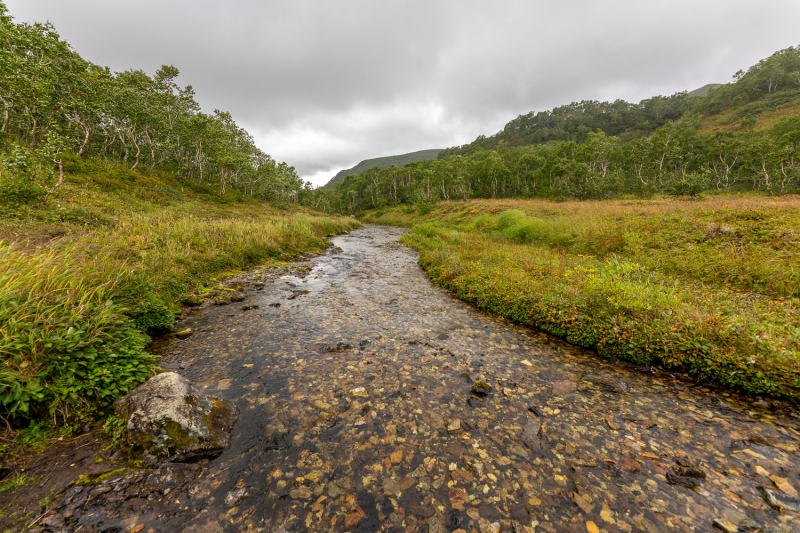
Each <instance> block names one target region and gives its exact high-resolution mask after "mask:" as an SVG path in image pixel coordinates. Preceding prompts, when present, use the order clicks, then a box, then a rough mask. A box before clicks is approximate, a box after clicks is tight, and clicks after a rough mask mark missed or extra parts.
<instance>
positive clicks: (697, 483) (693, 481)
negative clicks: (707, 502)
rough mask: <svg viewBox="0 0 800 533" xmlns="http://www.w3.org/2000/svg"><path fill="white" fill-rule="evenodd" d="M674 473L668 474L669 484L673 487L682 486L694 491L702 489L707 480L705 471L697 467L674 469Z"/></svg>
mask: <svg viewBox="0 0 800 533" xmlns="http://www.w3.org/2000/svg"><path fill="white" fill-rule="evenodd" d="M672 470H673V471H672V472H667V474H666V477H667V482H668V483H669V484H671V485H681V486H683V487H686V488H689V489H693V488H695V487H702V486H703V481H704V480H705V478H706V473H705V471H704V470H702V469H700V468H695V467H687V466H678V467H673V469H672Z"/></svg>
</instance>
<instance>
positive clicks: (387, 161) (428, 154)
mask: <svg viewBox="0 0 800 533" xmlns="http://www.w3.org/2000/svg"><path fill="white" fill-rule="evenodd" d="M441 151H442V150H441V148H435V149H433V150H419V151H418V152H411V153H409V154H402V155H389V156H386V157H376V158H375V159H365V160H364V161H362V162H360V163H359V164H357V165H356V166H354V167H353V168H348V169H346V170H342V171H340V172H339V173H338V174H336V175H335V176H334V177H333V178H332V179H331V181H329V182H328V183H326V184H325V187H330V188H331V189H332V188H334V187H336V184H337V183H341V182H342V180H344V178H345V176H350V175H352V174H358V173H359V172H363V171H364V170H367V169H369V168H373V167H378V168H389V167H390V166H392V165H397V166H398V167H402V166H403V165H407V164H409V163H416V162H417V161H424V160H426V159H436V156H438V155H439V152H441Z"/></svg>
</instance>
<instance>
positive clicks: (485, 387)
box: [470, 380, 492, 398]
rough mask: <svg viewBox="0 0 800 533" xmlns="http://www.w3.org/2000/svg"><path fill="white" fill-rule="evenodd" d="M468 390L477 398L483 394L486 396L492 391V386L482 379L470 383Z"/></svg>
mask: <svg viewBox="0 0 800 533" xmlns="http://www.w3.org/2000/svg"><path fill="white" fill-rule="evenodd" d="M470 392H471V393H472V394H474V395H475V396H478V397H479V398H483V397H484V396H488V395H489V393H490V392H492V386H491V385H489V384H488V383H485V382H483V381H480V380H478V381H476V382H475V383H473V384H472V388H471V389H470Z"/></svg>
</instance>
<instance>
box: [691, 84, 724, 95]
mask: <svg viewBox="0 0 800 533" xmlns="http://www.w3.org/2000/svg"><path fill="white" fill-rule="evenodd" d="M723 85H724V83H709V84H708V85H703V86H702V87H700V88H699V89H695V90H694V91H689V92H688V93H687V94H688V95H689V96H705V95H707V94H708V93H710V92H711V91H712V90H713V89H719V88H720V87H722V86H723Z"/></svg>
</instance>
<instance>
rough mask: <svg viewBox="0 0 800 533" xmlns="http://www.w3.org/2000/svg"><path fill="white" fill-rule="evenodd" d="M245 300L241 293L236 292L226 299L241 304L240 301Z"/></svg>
mask: <svg viewBox="0 0 800 533" xmlns="http://www.w3.org/2000/svg"><path fill="white" fill-rule="evenodd" d="M245 298H246V296H245V295H244V294H242V293H241V292H238V291H237V292H234V293H232V294H231V295H230V296H229V297H228V299H230V301H231V302H242V301H244V299H245Z"/></svg>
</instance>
